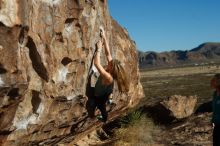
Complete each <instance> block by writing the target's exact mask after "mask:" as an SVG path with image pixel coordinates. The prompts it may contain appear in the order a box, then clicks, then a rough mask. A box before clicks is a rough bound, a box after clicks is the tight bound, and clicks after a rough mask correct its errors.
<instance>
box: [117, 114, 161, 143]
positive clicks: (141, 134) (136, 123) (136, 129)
mask: <svg viewBox="0 0 220 146" xmlns="http://www.w3.org/2000/svg"><path fill="white" fill-rule="evenodd" d="M121 125H122V127H121V128H120V129H117V130H116V131H115V136H116V137H117V138H118V139H119V140H118V141H117V142H115V143H114V146H142V145H143V146H151V145H153V144H154V137H155V135H157V134H158V133H159V131H160V129H159V127H157V126H155V125H154V123H153V121H152V120H151V119H150V118H148V117H146V116H145V115H141V114H140V116H139V115H138V112H134V113H133V114H129V115H128V116H127V117H125V118H124V119H123V120H122V123H121Z"/></svg>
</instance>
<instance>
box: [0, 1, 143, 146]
mask: <svg viewBox="0 0 220 146" xmlns="http://www.w3.org/2000/svg"><path fill="white" fill-rule="evenodd" d="M100 26H103V27H104V29H105V30H106V33H107V38H108V40H109V44H110V48H111V52H112V55H113V57H114V58H116V59H119V60H120V61H121V62H122V64H123V65H124V67H125V69H126V72H127V73H128V75H129V79H130V82H131V84H130V91H129V93H128V94H122V93H119V92H118V90H117V86H115V89H114V97H113V99H114V102H115V103H116V106H115V107H114V108H113V110H112V111H111V112H110V115H109V119H113V118H116V117H117V116H120V114H121V113H123V112H125V110H126V109H128V108H130V107H133V106H135V105H136V104H137V103H138V102H139V99H140V98H141V97H143V91H142V86H141V84H140V82H139V78H140V77H139V70H138V64H137V60H138V58H137V52H136V46H135V43H134V41H132V40H131V39H130V38H129V35H128V32H127V31H126V30H125V29H123V28H122V27H121V26H120V25H118V23H117V22H116V21H114V20H113V19H112V18H111V16H110V14H109V11H108V7H107V1H106V0H85V1H84V0H0V121H1V122H0V145H10V146H13V145H55V144H64V145H66V144H68V143H74V141H77V139H80V137H82V136H84V135H86V134H88V133H89V132H90V131H91V130H93V129H95V128H97V127H99V126H100V125H101V123H100V122H97V120H91V119H89V118H88V114H87V111H86V102H87V99H88V97H87V96H86V93H87V90H86V89H87V88H86V86H87V79H88V74H89V72H90V69H91V64H92V63H91V62H92V57H93V53H94V50H95V43H96V42H97V41H98V40H99V39H100V34H99V28H100ZM101 60H102V62H103V64H105V63H106V60H105V58H104V52H103V54H102V58H101Z"/></svg>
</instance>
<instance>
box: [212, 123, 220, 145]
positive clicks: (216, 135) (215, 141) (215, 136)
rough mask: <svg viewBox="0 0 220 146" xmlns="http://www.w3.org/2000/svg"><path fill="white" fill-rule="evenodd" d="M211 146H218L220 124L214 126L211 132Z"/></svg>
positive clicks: (219, 141) (219, 142) (219, 143)
mask: <svg viewBox="0 0 220 146" xmlns="http://www.w3.org/2000/svg"><path fill="white" fill-rule="evenodd" d="M213 146H220V124H215V127H214V130H213Z"/></svg>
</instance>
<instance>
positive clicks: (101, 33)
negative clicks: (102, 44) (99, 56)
mask: <svg viewBox="0 0 220 146" xmlns="http://www.w3.org/2000/svg"><path fill="white" fill-rule="evenodd" d="M100 36H101V37H102V38H104V39H105V30H104V28H103V27H100Z"/></svg>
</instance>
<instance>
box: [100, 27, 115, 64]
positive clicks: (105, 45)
mask: <svg viewBox="0 0 220 146" xmlns="http://www.w3.org/2000/svg"><path fill="white" fill-rule="evenodd" d="M100 34H101V37H102V38H103V45H104V48H105V55H106V57H107V60H108V63H109V62H111V61H112V55H111V52H110V48H109V42H108V40H107V38H106V33H105V31H104V29H103V28H102V27H101V28H100Z"/></svg>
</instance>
